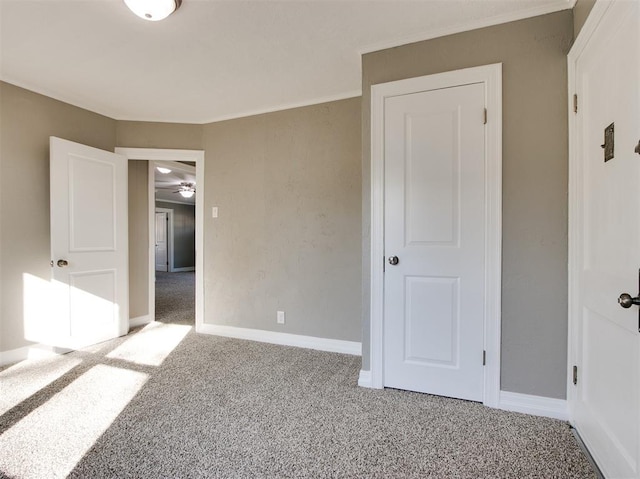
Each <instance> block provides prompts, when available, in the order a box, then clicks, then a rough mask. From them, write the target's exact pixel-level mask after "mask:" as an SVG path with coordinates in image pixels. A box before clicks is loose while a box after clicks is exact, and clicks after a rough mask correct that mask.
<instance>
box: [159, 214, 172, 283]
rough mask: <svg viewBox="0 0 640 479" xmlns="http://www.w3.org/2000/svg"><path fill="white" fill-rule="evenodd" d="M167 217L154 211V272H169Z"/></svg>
mask: <svg viewBox="0 0 640 479" xmlns="http://www.w3.org/2000/svg"><path fill="white" fill-rule="evenodd" d="M168 223H169V215H168V213H165V212H158V211H156V271H169V248H168V246H169V241H168V236H169V235H168V229H169V228H168Z"/></svg>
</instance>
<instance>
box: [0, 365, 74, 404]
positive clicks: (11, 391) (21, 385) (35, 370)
mask: <svg viewBox="0 0 640 479" xmlns="http://www.w3.org/2000/svg"><path fill="white" fill-rule="evenodd" d="M81 362H82V360H81V359H79V358H72V357H68V356H65V357H62V356H57V357H55V358H50V359H46V360H30V361H29V360H28V361H22V362H20V363H18V364H15V365H14V366H11V367H10V368H7V369H5V370H4V371H2V372H0V391H1V393H0V415H2V414H4V413H5V412H7V411H8V410H9V409H11V408H13V407H15V406H17V405H18V404H20V403H21V402H22V401H24V400H25V399H27V398H28V397H30V396H33V395H34V394H35V393H37V392H38V391H40V390H41V389H43V388H44V387H46V386H48V385H49V384H51V383H52V382H53V381H55V380H56V379H59V378H61V377H62V376H64V375H65V374H66V373H67V372H69V371H70V370H71V369H72V368H74V367H76V366H77V365H78V364H80V363H81Z"/></svg>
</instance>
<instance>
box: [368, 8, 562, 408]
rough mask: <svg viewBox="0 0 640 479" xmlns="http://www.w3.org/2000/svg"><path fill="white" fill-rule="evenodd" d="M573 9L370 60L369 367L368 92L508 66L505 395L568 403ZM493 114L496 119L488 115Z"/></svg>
mask: <svg viewBox="0 0 640 479" xmlns="http://www.w3.org/2000/svg"><path fill="white" fill-rule="evenodd" d="M572 39H573V15H572V12H571V11H570V10H567V11H563V12H558V13H553V14H550V15H543V16H539V17H535V18H530V19H526V20H521V21H517V22H512V23H507V24H503V25H497V26H493V27H488V28H483V29H479V30H474V31H469V32H464V33H460V34H456V35H451V36H447V37H441V38H436V39H433V40H428V41H424V42H419V43H414V44H410V45H405V46H402V47H397V48H391V49H388V50H382V51H379V52H374V53H370V54H366V55H364V56H363V64H362V75H363V77H362V91H363V100H362V121H363V168H362V178H363V197H362V199H363V227H362V231H363V241H364V242H363V264H364V268H363V269H364V283H363V287H364V292H363V326H364V331H363V337H364V338H363V339H364V340H363V362H364V364H365V368H368V354H369V278H370V274H369V251H370V248H369V242H370V234H369V215H370V208H369V202H370V183H369V178H370V171H371V168H370V165H371V161H370V133H371V132H370V101H371V100H370V88H371V85H373V84H376V83H384V82H389V81H393V80H400V79H404V78H411V77H417V76H422V75H429V74H433V73H440V72H445V71H450V70H458V69H462V68H468V67H474V66H479V65H487V64H491V63H502V64H503V253H502V261H503V263H502V271H503V274H502V298H503V299H502V378H501V379H502V389H503V390H507V391H513V392H519V393H526V394H535V395H540V396H548V397H554V398H564V397H565V393H566V384H567V383H566V365H567V300H566V297H567V168H568V166H567V165H568V153H567V149H568V143H567V135H568V132H567V60H566V54H567V52H568V50H569V47H570V45H571V42H572ZM489 115H491V112H489Z"/></svg>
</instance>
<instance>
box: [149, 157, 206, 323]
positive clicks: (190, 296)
mask: <svg viewBox="0 0 640 479" xmlns="http://www.w3.org/2000/svg"><path fill="white" fill-rule="evenodd" d="M148 172H149V173H148V174H149V177H151V176H153V183H154V184H153V186H154V207H155V211H154V218H155V225H154V235H155V244H154V245H153V246H154V248H155V282H154V286H155V320H156V321H159V322H162V323H178V324H187V325H194V324H195V269H196V264H195V262H196V254H195V239H196V235H195V227H196V222H195V207H196V197H195V189H196V187H197V179H196V169H195V163H193V162H175V161H162V162H161V161H155V162H149V166H148Z"/></svg>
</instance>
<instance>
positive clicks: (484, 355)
mask: <svg viewBox="0 0 640 479" xmlns="http://www.w3.org/2000/svg"><path fill="white" fill-rule="evenodd" d="M482 365H483V366H486V365H487V352H486V351H482Z"/></svg>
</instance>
